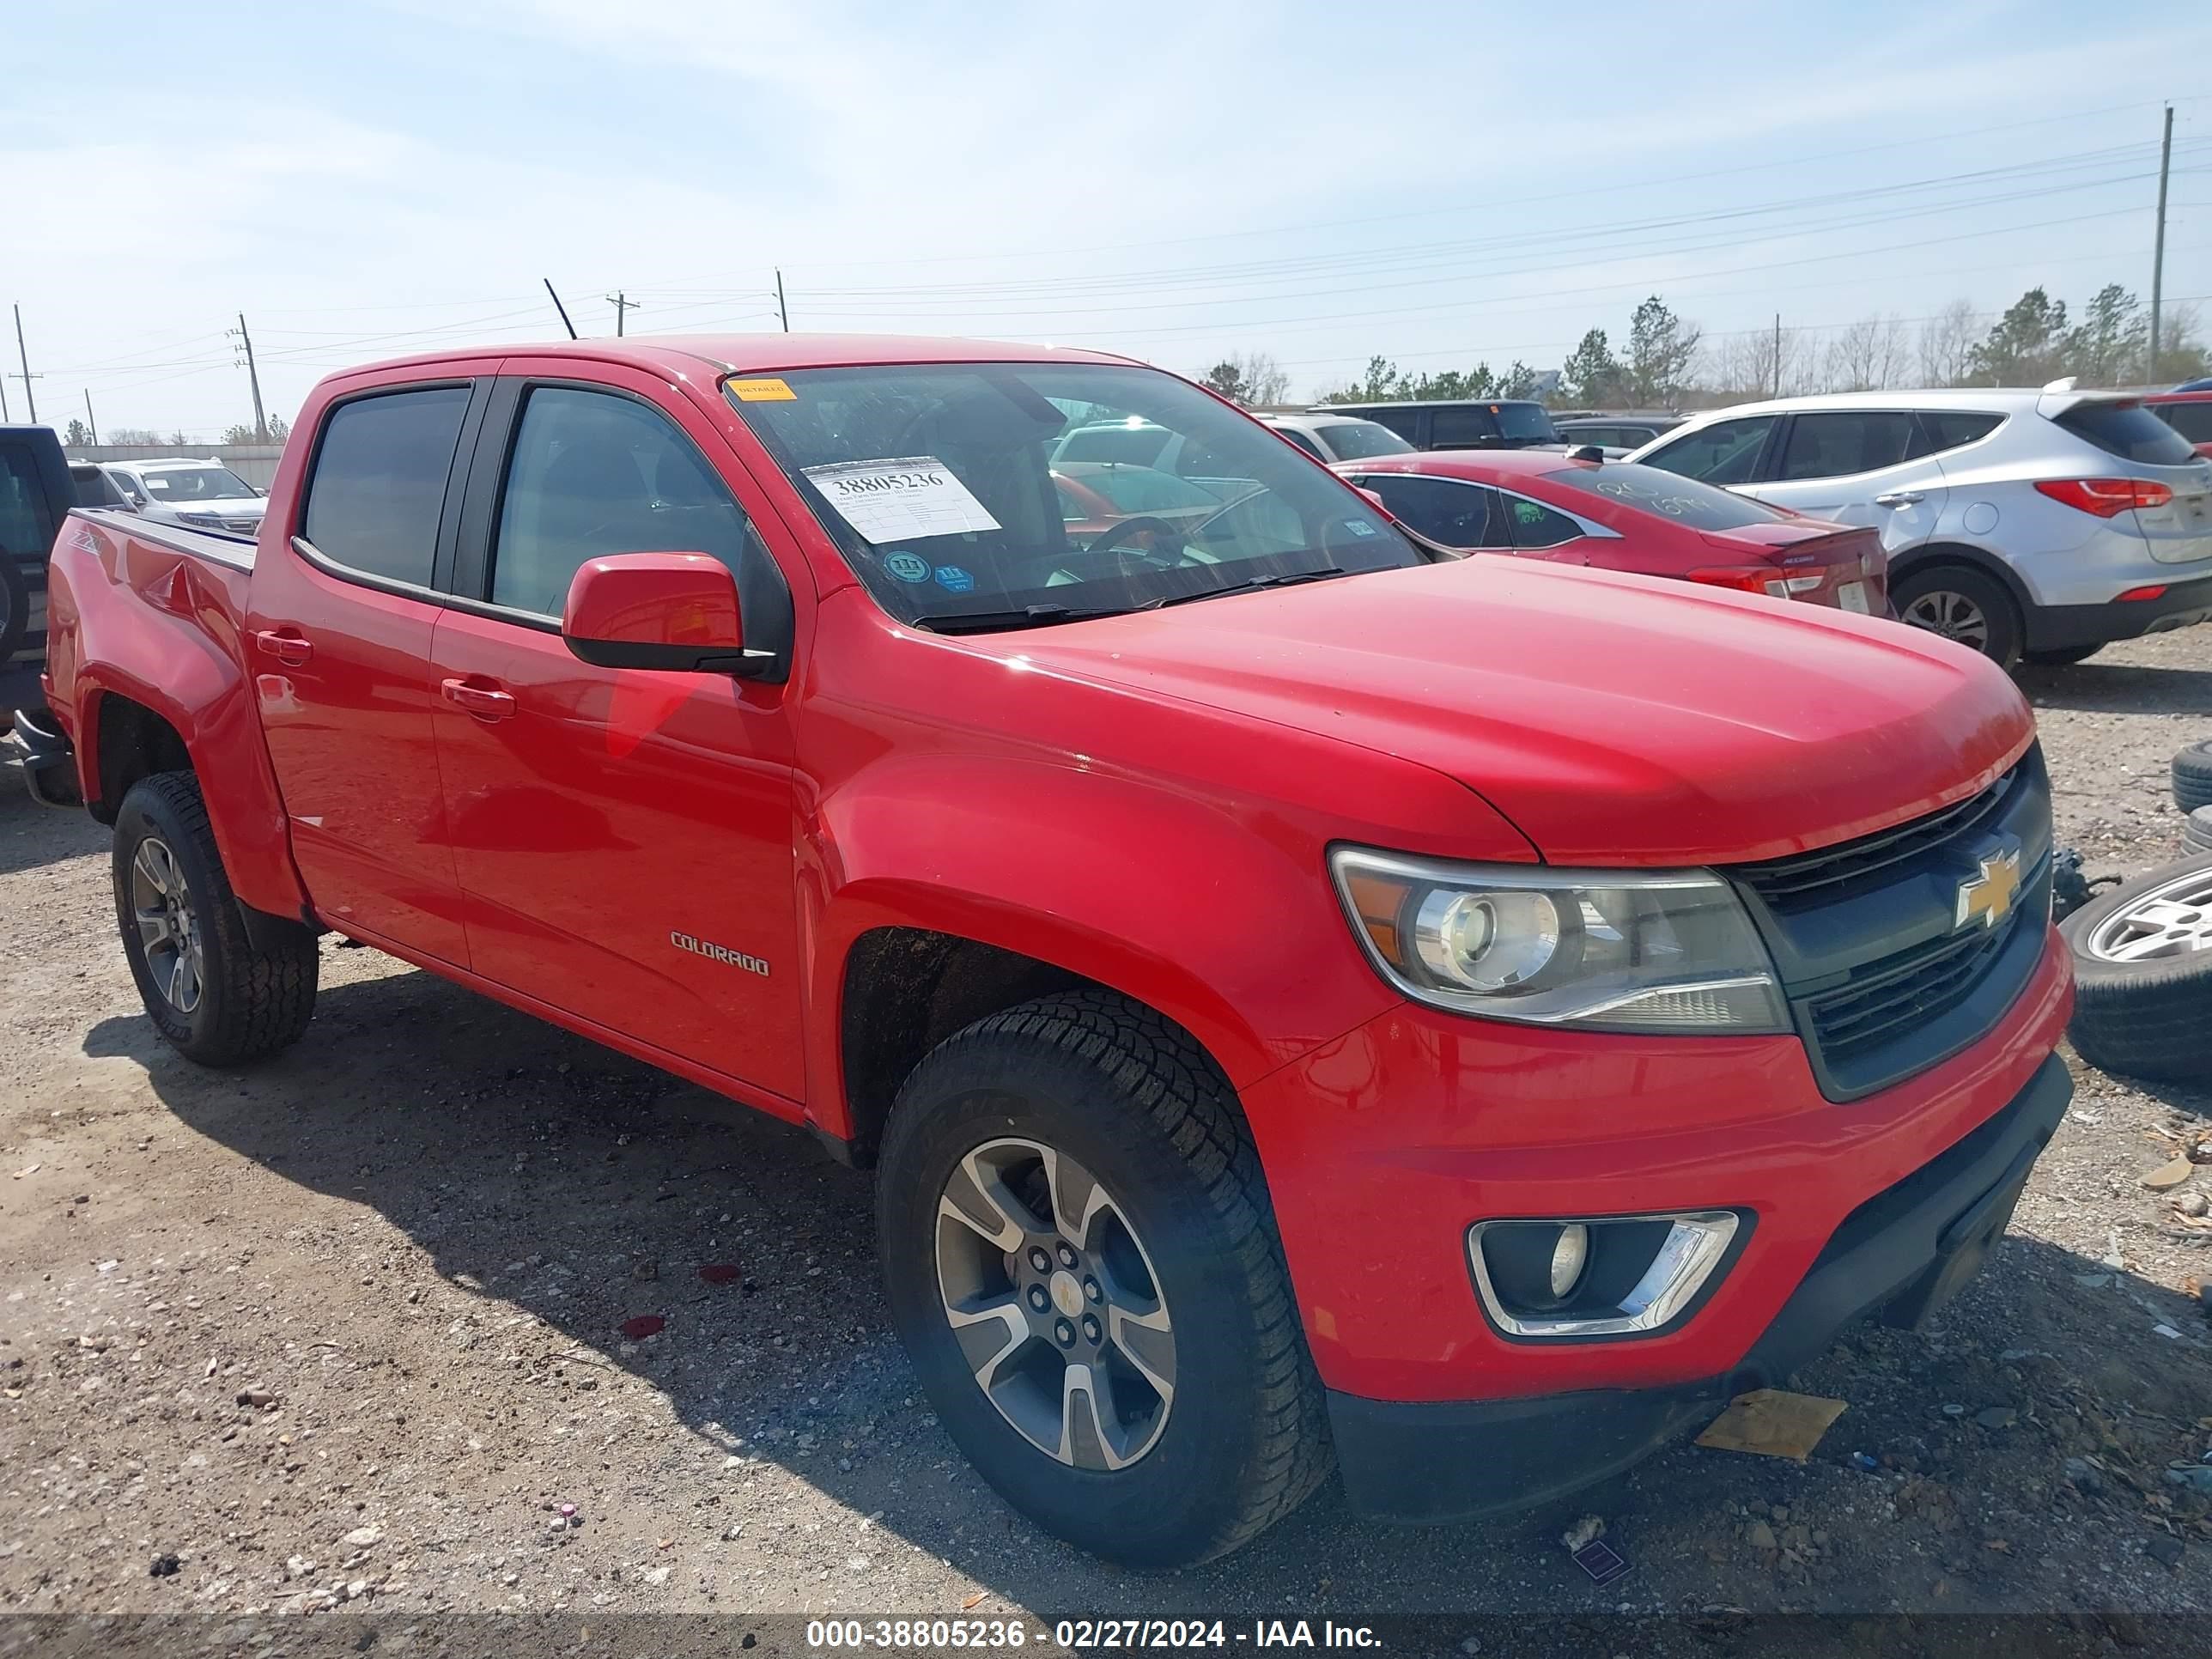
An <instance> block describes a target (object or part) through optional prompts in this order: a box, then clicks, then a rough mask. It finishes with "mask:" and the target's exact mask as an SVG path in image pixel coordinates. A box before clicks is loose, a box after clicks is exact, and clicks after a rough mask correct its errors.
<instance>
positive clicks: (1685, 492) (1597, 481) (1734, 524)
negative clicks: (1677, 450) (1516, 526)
mask: <svg viewBox="0 0 2212 1659" xmlns="http://www.w3.org/2000/svg"><path fill="white" fill-rule="evenodd" d="M1544 482H1545V483H1550V484H1557V485H1558V486H1559V488H1560V489H1572V490H1577V491H1580V492H1582V493H1583V494H1585V495H1598V496H1602V497H1604V498H1605V499H1606V500H1607V501H1619V502H1620V503H1621V505H1622V506H1624V507H1635V508H1637V509H1638V510H1639V511H1641V512H1644V513H1658V514H1659V515H1660V516H1661V517H1662V518H1668V519H1673V520H1676V521H1677V522H1678V523H1681V524H1686V525H1689V526H1692V527H1693V528H1695V529H1699V530H1741V529H1742V528H1743V527H1744V526H1746V525H1753V524H1781V523H1784V522H1785V521H1786V520H1788V519H1789V518H1790V514H1788V513H1778V512H1776V511H1775V510H1774V509H1773V508H1772V507H1765V506H1762V505H1761V504H1760V503H1759V502H1757V501H1753V500H1752V499H1751V497H1750V496H1748V495H1735V494H1734V493H1733V492H1732V491H1729V490H1726V489H1716V488H1715V487H1714V486H1713V485H1711V484H1709V483H1699V482H1698V481H1697V480H1696V479H1695V478H1685V477H1680V475H1678V474H1676V473H1673V472H1668V471H1664V470H1662V469H1661V468H1659V467H1656V466H1638V465H1635V464H1633V463H1632V462H1628V461H1607V462H1606V463H1605V464H1604V465H1601V466H1570V467H1565V468H1563V469H1561V470H1560V471H1557V472H1547V473H1546V474H1545V475H1544Z"/></svg>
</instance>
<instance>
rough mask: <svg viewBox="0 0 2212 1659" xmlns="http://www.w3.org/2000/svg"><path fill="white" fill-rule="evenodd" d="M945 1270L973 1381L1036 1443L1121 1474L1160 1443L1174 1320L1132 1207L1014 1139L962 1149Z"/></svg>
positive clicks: (1044, 1151) (1085, 1174)
mask: <svg viewBox="0 0 2212 1659" xmlns="http://www.w3.org/2000/svg"><path fill="white" fill-rule="evenodd" d="M937 1279H938V1286H939V1293H940V1295H941V1297H942V1298H943V1302H944V1307H945V1320H946V1322H948V1323H949V1324H950V1325H951V1328H952V1334H953V1337H954V1339H955V1340H957V1342H958V1344H959V1346H960V1352H961V1353H962V1356H963V1358H965V1359H966V1361H967V1364H968V1367H969V1370H970V1371H971V1372H972V1373H973V1374H974V1376H975V1383H976V1385H977V1386H978V1387H979V1388H981V1389H982V1390H983V1393H984V1395H985V1397H986V1398H987V1399H988V1400H989V1401H991V1403H992V1404H993V1405H994V1407H997V1408H998V1411H999V1413H1000V1415H1001V1416H1002V1417H1004V1418H1005V1419H1006V1421H1007V1422H1008V1423H1009V1424H1011V1425H1012V1426H1013V1427H1014V1429H1015V1430H1016V1431H1018V1432H1019V1433H1020V1434H1021V1435H1022V1436H1023V1437H1024V1438H1025V1439H1027V1440H1028V1441H1029V1442H1030V1444H1032V1445H1034V1446H1035V1447H1036V1449H1038V1450H1040V1451H1042V1452H1043V1453H1045V1454H1046V1455H1048V1456H1051V1457H1054V1458H1056V1459H1057V1460H1058V1461H1059V1462H1062V1463H1065V1464H1068V1465H1070V1466H1072V1467H1073V1468H1079V1469H1097V1470H1112V1469H1121V1468H1127V1467H1128V1466H1129V1465H1130V1464H1132V1463H1134V1462H1137V1461H1138V1459H1139V1458H1141V1457H1143V1456H1144V1455H1146V1453H1147V1452H1149V1451H1151V1450H1152V1448H1153V1447H1154V1446H1156V1445H1158V1443H1159V1437H1160V1431H1162V1430H1163V1429H1164V1427H1165V1426H1166V1425H1167V1420H1168V1413H1169V1409H1170V1407H1171V1406H1172V1405H1173V1404H1174V1401H1175V1382H1176V1344H1175V1330H1174V1326H1173V1324H1172V1323H1171V1322H1170V1319H1169V1316H1168V1309H1167V1304H1166V1301H1165V1299H1164V1297H1163V1296H1162V1293H1161V1291H1160V1285H1159V1280H1158V1276H1157V1275H1156V1274H1155V1273H1153V1271H1152V1260H1151V1258H1150V1257H1149V1256H1148V1255H1146V1252H1145V1247H1144V1245H1143V1243H1141V1242H1140V1241H1139V1238H1138V1237H1137V1234H1136V1231H1135V1230H1134V1229H1133V1227H1132V1226H1131V1225H1129V1219H1128V1217H1127V1215H1126V1214H1125V1213H1124V1212H1123V1211H1122V1210H1121V1206H1119V1205H1118V1204H1116V1203H1115V1201H1114V1199H1113V1197H1112V1195H1111V1194H1109V1193H1108V1192H1107V1190H1106V1188H1104V1187H1103V1186H1101V1185H1100V1184H1099V1182H1097V1179H1096V1178H1094V1177H1093V1176H1091V1172H1090V1171H1089V1170H1085V1168H1084V1167H1083V1166H1082V1165H1081V1164H1079V1163H1077V1162H1076V1161H1075V1160H1074V1159H1073V1158H1070V1157H1068V1156H1067V1155H1066V1153H1065V1152H1059V1151H1057V1150H1055V1149H1054V1148H1053V1147H1050V1146H1045V1145H1044V1144H1043V1143H1042V1142H1040V1141H1036V1140H1028V1139H1011V1138H1010V1139H1000V1140H993V1141H988V1142H986V1143H985V1144H984V1145H982V1146H978V1147H976V1148H975V1150H974V1151H973V1152H969V1154H968V1155H967V1156H966V1157H964V1158H962V1159H961V1160H960V1162H959V1164H957V1166H956V1167H955V1168H954V1170H953V1171H952V1173H951V1176H950V1177H948V1178H947V1180H946V1182H945V1189H944V1191H943V1193H942V1194H940V1195H939V1199H938V1206H937Z"/></svg>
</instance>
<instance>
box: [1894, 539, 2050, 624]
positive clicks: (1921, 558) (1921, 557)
mask: <svg viewBox="0 0 2212 1659" xmlns="http://www.w3.org/2000/svg"><path fill="white" fill-rule="evenodd" d="M1947 564H1955V565H1964V566H1965V567H1966V568H1968V569H1969V570H1978V571H1979V572H1980V573H1981V574H1984V575H1985V576H1993V577H1995V578H1996V580H1997V581H1998V582H1999V583H2001V584H2002V586H2003V587H2004V590H2005V592H2008V593H2009V594H2011V595H2012V602H2013V604H2014V605H2016V606H2018V607H2019V609H2020V612H2021V616H2022V617H2026V616H2027V612H2028V611H2031V610H2033V608H2034V606H2035V596H2034V595H2033V594H2032V593H2030V592H2028V591H2027V583H2026V582H2024V581H2022V580H2021V578H2020V573H2019V572H2018V571H2016V570H2015V569H2014V568H2012V567H2011V566H2010V565H2008V564H2007V563H2006V562H2004V561H2003V560H2002V559H2001V558H1999V557H1997V556H1996V554H1994V553H1990V552H1988V551H1985V550H1983V549H1981V548H1978V547H1972V546H1969V545H1967V544H1966V543H1963V542H1931V543H1929V544H1928V545H1926V546H1924V547H1916V548H1914V549H1913V550H1911V552H1909V553H1905V554H1900V555H1899V556H1897V557H1895V558H1893V559H1892V560H1891V561H1890V563H1889V581H1890V586H1891V588H1892V590H1894V589H1895V588H1896V586H1897V584H1898V583H1899V582H1901V581H1903V580H1905V578H1907V577H1909V576H1911V575H1914V574H1917V573H1918V572H1920V571H1923V570H1928V569H1932V568H1935V567H1936V566H1938V565H1947Z"/></svg>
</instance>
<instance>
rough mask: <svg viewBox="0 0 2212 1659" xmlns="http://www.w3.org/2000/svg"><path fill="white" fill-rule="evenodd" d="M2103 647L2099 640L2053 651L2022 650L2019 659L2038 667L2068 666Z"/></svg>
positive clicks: (2085, 659) (2087, 658) (2081, 660)
mask: <svg viewBox="0 0 2212 1659" xmlns="http://www.w3.org/2000/svg"><path fill="white" fill-rule="evenodd" d="M2104 648H2105V647H2104V645H2103V643H2102V642H2101V641H2100V642H2099V643H2098V644H2095V645H2069V646H2066V647H2063V648H2061V649H2058V650H2055V651H2023V652H2021V653H2020V659H2021V661H2022V662H2025V663H2033V665H2035V666H2036V667H2038V668H2070V667H2072V666H2073V665H2075V663H2077V662H2087V661H2088V660H2089V659H2090V658H2092V657H2093V656H2095V655H2096V654H2097V653H2099V652H2100V651H2102V650H2103V649H2104Z"/></svg>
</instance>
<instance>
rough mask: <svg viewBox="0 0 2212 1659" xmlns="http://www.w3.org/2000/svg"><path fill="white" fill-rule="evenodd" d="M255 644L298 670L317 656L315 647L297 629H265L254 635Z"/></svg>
mask: <svg viewBox="0 0 2212 1659" xmlns="http://www.w3.org/2000/svg"><path fill="white" fill-rule="evenodd" d="M253 642H254V644H256V645H257V646H258V647H261V649H262V650H264V652H266V653H268V654H269V655H270V656H272V657H274V658H276V660H277V661H278V662H281V663H283V664H284V665H286V666H287V667H289V668H297V667H298V666H299V665H301V663H303V662H305V661H307V659H308V658H310V657H312V656H313V655H314V654H315V647H313V645H312V644H310V643H309V642H308V640H307V636H306V635H304V634H301V632H300V631H299V630H298V629H291V628H264V629H261V630H260V632H258V633H257V634H256V635H254V636H253Z"/></svg>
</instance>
